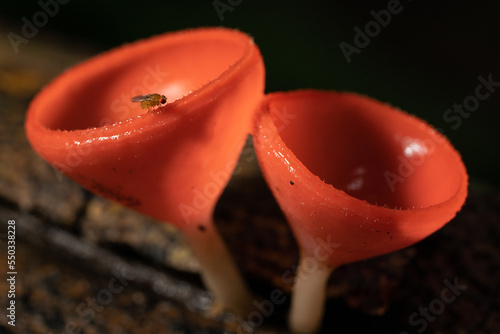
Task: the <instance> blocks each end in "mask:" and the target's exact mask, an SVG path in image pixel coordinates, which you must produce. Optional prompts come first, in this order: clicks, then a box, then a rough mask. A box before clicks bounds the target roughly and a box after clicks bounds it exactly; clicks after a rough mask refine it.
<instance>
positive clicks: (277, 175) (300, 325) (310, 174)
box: [254, 90, 467, 333]
mask: <svg viewBox="0 0 500 334" xmlns="http://www.w3.org/2000/svg"><path fill="white" fill-rule="evenodd" d="M254 142H255V150H256V153H257V157H258V160H259V164H260V166H261V168H262V170H263V173H264V176H265V178H266V181H267V182H268V184H269V186H270V188H271V190H272V192H273V194H274V196H275V197H276V199H277V201H278V203H279V205H280V207H281V209H282V210H283V212H284V214H285V216H286V217H287V220H288V222H289V223H290V225H291V228H292V230H293V232H294V235H295V237H296V239H297V241H298V243H299V246H300V249H301V259H300V265H299V270H298V273H297V278H296V287H294V296H293V300H292V308H291V312H290V318H289V322H290V326H291V328H292V330H293V331H294V332H297V333H312V332H314V331H316V330H318V328H319V325H320V322H321V319H322V314H323V304H324V300H325V288H326V283H327V280H328V277H329V275H330V273H331V271H332V270H333V268H335V267H338V266H340V265H342V264H346V263H350V262H353V261H358V260H363V259H367V258H370V257H374V256H377V255H381V254H385V253H389V252H392V251H395V250H398V249H401V248H404V247H407V246H409V245H411V244H414V243H416V242H418V241H419V240H421V239H423V238H425V237H427V236H428V235H430V234H431V233H433V232H435V231H436V230H438V229H439V228H441V227H442V226H443V225H444V224H446V223H447V222H448V221H450V220H451V219H452V218H453V217H454V216H455V214H456V213H457V212H458V211H459V210H460V208H461V207H462V205H463V203H464V202H465V198H466V196H467V172H466V169H465V166H464V164H463V162H462V160H461V158H460V155H459V154H458V152H457V151H456V150H455V149H454V148H453V147H452V145H451V144H450V143H449V141H448V140H447V139H446V138H445V137H444V136H443V135H441V134H440V133H438V132H437V131H436V130H435V129H433V128H432V127H431V126H429V125H428V124H427V123H425V122H424V121H422V120H420V119H418V118H416V117H414V116H411V115H409V114H406V113H404V112H402V111H400V110H398V109H396V108H394V107H391V106H389V105H387V104H384V103H381V102H378V101H376V100H373V99H370V98H368V97H365V96H361V95H357V94H352V93H337V92H326V91H314V90H305V91H296V92H289V93H274V94H269V95H267V97H266V98H265V99H264V100H263V102H262V104H261V110H260V113H259V114H258V115H257V122H256V126H255V129H254ZM297 283H300V284H297Z"/></svg>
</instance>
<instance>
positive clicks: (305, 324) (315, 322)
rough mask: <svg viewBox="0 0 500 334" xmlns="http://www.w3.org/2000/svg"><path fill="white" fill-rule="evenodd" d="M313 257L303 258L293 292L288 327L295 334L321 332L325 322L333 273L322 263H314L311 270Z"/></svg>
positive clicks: (301, 258) (330, 268) (331, 269)
mask: <svg viewBox="0 0 500 334" xmlns="http://www.w3.org/2000/svg"><path fill="white" fill-rule="evenodd" d="M311 259H312V258H311V257H306V256H301V257H300V260H299V268H298V270H297V276H296V278H295V283H294V287H293V291H292V305H291V308H290V314H289V316H288V326H289V327H290V330H291V331H292V332H293V333H295V334H311V333H316V332H318V331H319V329H320V327H321V322H322V320H323V314H324V308H325V302H326V288H327V283H328V278H329V277H330V274H331V273H332V271H333V268H332V267H328V266H326V265H324V264H322V263H320V262H317V261H316V260H313V261H314V267H313V268H309V267H310V265H309V263H306V262H308V261H309V260H311Z"/></svg>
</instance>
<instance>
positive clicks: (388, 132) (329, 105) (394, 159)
mask: <svg viewBox="0 0 500 334" xmlns="http://www.w3.org/2000/svg"><path fill="white" fill-rule="evenodd" d="M269 110H270V112H271V115H272V117H273V121H274V124H275V126H276V128H277V129H278V133H279V135H280V137H281V138H282V139H283V141H284V143H285V145H286V146H287V147H288V148H289V149H290V150H291V151H292V152H293V154H294V155H295V156H296V157H297V158H298V159H299V160H300V161H301V162H302V163H303V164H304V165H305V167H307V169H308V170H309V171H310V172H312V173H313V174H315V175H316V176H318V177H319V178H320V179H321V180H322V181H323V182H325V183H329V184H331V185H332V186H333V187H335V188H337V189H340V190H342V191H344V192H346V193H347V194H349V195H351V196H353V197H355V198H358V199H361V200H366V201H367V202H369V203H371V204H375V205H379V206H386V207H389V208H392V209H412V208H424V207H428V206H432V205H436V204H439V203H442V202H444V201H446V200H449V199H450V198H452V197H453V196H454V195H455V194H456V192H457V191H458V189H459V187H460V185H461V184H462V182H463V180H462V175H463V174H462V172H463V171H462V170H461V168H462V164H461V162H460V157H459V156H458V154H457V152H456V151H455V150H454V149H453V148H452V147H451V145H450V144H449V143H448V142H447V141H446V140H445V139H444V137H443V136H441V135H439V134H437V133H436V131H435V130H434V129H433V128H431V127H430V126H428V125H427V124H425V123H424V122H423V121H421V120H418V119H416V118H415V117H412V116H410V115H408V114H406V113H404V112H401V111H397V110H396V109H395V108H393V107H390V106H388V105H385V104H383V103H381V102H378V101H374V100H371V99H369V98H366V97H363V96H359V95H355V94H346V93H333V94H332V93H330V94H328V93H318V94H312V93H309V94H297V95H296V96H294V98H289V97H287V99H286V100H284V99H283V100H282V99H279V98H278V99H276V100H273V101H271V102H270V105H269ZM283 115H286V117H284V116H283Z"/></svg>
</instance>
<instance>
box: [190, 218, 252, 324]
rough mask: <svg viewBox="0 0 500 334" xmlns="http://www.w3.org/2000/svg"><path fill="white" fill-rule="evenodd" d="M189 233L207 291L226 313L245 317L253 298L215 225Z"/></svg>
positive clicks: (192, 249)
mask: <svg viewBox="0 0 500 334" xmlns="http://www.w3.org/2000/svg"><path fill="white" fill-rule="evenodd" d="M189 232H190V233H186V234H185V235H186V239H187V241H188V243H189V246H190V248H191V251H192V252H193V254H194V255H195V257H196V258H197V259H198V261H199V263H200V274H201V277H202V279H203V282H204V283H205V285H206V286H207V287H208V289H209V291H211V292H212V293H213V294H214V296H215V297H216V298H217V300H218V301H219V302H221V303H222V304H223V305H225V306H226V307H227V308H228V309H229V310H231V311H232V312H234V313H236V314H238V315H240V316H244V317H246V316H247V315H248V314H249V313H250V312H251V311H252V303H251V301H252V295H251V293H250V291H249V289H248V287H247V285H246V283H245V281H244V280H243V277H242V276H241V275H240V273H239V270H238V268H237V266H236V264H235V262H234V260H233V258H232V257H231V255H230V254H229V250H228V248H227V247H226V245H225V243H224V241H223V239H222V237H221V235H220V234H219V232H218V231H217V229H216V228H215V225H214V224H213V223H210V224H206V225H204V226H203V227H199V228H197V229H195V230H192V231H189Z"/></svg>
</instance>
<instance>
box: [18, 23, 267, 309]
mask: <svg viewBox="0 0 500 334" xmlns="http://www.w3.org/2000/svg"><path fill="white" fill-rule="evenodd" d="M263 91H264V65H263V61H262V57H261V55H260V52H259V50H258V48H257V46H256V45H255V44H254V42H253V40H252V39H251V38H250V37H249V36H247V35H246V34H244V33H242V32H239V31H235V30H230V29H222V28H203V29H193V30H187V31H182V32H177V33H167V34H163V35H160V36H156V37H153V38H149V39H145V40H142V41H139V42H135V43H131V44H128V45H125V46H122V47H119V48H117V49H114V50H112V51H110V52H107V53H104V54H102V55H99V56H97V57H95V58H93V59H91V60H89V61H86V62H84V63H82V64H80V65H78V66H75V67H74V68H72V69H70V70H68V71H67V72H65V73H63V74H62V75H60V76H59V77H58V78H57V79H56V80H54V81H53V82H52V83H51V84H49V85H48V86H47V87H46V88H44V89H43V90H42V91H41V92H40V93H39V94H38V95H37V96H36V97H35V99H34V100H33V101H32V103H31V105H30V107H29V110H28V114H27V118H26V123H25V128H26V133H27V136H28V139H29V141H30V143H31V144H32V146H33V148H34V149H35V150H36V151H37V152H38V153H39V154H40V155H41V156H42V157H43V158H44V159H45V160H47V161H48V162H49V163H50V164H52V165H53V166H55V167H56V168H58V169H59V170H60V171H62V172H63V173H65V174H66V175H68V176H69V177H71V178H72V179H74V180H75V181H77V182H79V183H80V184H81V185H83V186H84V187H86V188H87V189H89V190H91V191H93V192H95V193H96V194H99V195H101V196H103V197H106V198H108V199H111V200H115V201H117V202H120V203H122V204H123V205H125V206H127V207H130V208H132V209H135V210H137V211H140V212H142V213H144V214H146V215H149V216H151V217H153V218H156V219H158V220H162V221H165V222H170V223H173V224H175V225H176V226H178V227H179V228H180V229H181V230H183V231H184V232H185V236H186V238H187V240H188V242H189V243H190V245H191V247H192V249H193V252H194V253H195V255H196V256H198V258H199V259H200V264H201V267H202V268H201V270H202V275H203V276H204V278H205V281H206V283H207V285H208V286H209V288H211V289H212V290H213V291H214V292H215V294H216V296H217V297H219V299H221V301H222V302H223V303H225V304H226V305H227V306H229V307H230V308H232V309H233V310H236V311H237V312H240V313H244V312H246V311H247V310H248V307H246V306H248V305H249V304H250V302H251V299H250V298H249V293H248V292H247V291H246V290H245V287H244V283H243V281H242V280H241V277H239V276H238V275H239V274H237V272H236V268H235V266H234V264H233V263H232V260H231V259H230V257H229V255H228V254H227V250H226V249H225V247H224V245H223V243H222V241H221V239H220V236H219V235H218V233H217V231H216V230H215V229H214V226H213V224H212V213H213V210H214V207H215V204H216V202H217V200H218V198H219V196H220V194H221V193H222V191H223V189H224V187H225V186H226V184H227V182H228V180H229V178H230V176H231V174H232V172H233V169H234V166H235V164H236V161H237V159H238V156H239V154H240V151H241V149H242V147H243V145H244V142H245V140H246V136H247V134H248V133H249V132H250V129H251V126H252V120H253V113H254V111H255V108H256V106H257V104H258V102H259V101H260V100H261V99H262V96H263ZM144 94H159V95H165V96H166V98H167V103H166V104H160V105H158V106H153V107H151V108H149V109H148V110H143V109H141V108H140V105H139V104H137V103H132V102H131V99H132V98H133V97H134V96H136V95H144ZM154 96H156V95H154ZM232 287H234V289H233V290H232ZM234 290H237V291H234ZM245 299H248V300H245Z"/></svg>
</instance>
